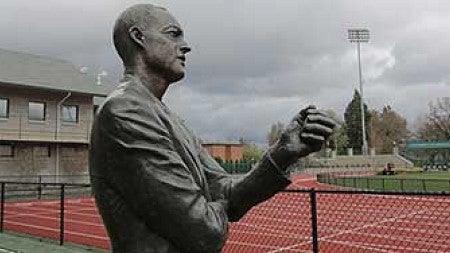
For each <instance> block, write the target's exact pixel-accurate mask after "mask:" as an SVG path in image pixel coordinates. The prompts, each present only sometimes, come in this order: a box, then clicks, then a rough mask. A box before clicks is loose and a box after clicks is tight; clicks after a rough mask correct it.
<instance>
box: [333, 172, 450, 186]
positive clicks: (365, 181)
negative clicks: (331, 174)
mask: <svg viewBox="0 0 450 253" xmlns="http://www.w3.org/2000/svg"><path fill="white" fill-rule="evenodd" d="M328 183H330V184H334V185H340V186H345V187H353V188H363V189H374V190H389V191H450V173H449V172H403V173H400V174H397V175H391V176H387V175H376V176H369V177H341V178H331V179H328Z"/></svg>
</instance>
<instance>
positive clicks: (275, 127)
mask: <svg viewBox="0 0 450 253" xmlns="http://www.w3.org/2000/svg"><path fill="white" fill-rule="evenodd" d="M283 130H284V125H283V123H281V122H277V123H274V124H272V126H271V127H270V132H269V133H268V134H267V142H268V143H269V146H272V144H274V143H275V142H276V141H277V140H278V137H280V135H281V133H283Z"/></svg>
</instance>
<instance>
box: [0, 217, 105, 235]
mask: <svg viewBox="0 0 450 253" xmlns="http://www.w3.org/2000/svg"><path fill="white" fill-rule="evenodd" d="M5 223H6V224H8V223H9V224H14V225H17V226H22V227H30V228H36V229H39V230H46V231H50V232H55V233H58V234H59V229H54V228H49V227H44V226H39V225H31V224H24V223H21V222H16V221H5ZM21 233H25V232H21ZM64 234H71V235H76V236H81V237H88V238H93V239H98V240H109V238H108V237H106V236H100V235H93V234H87V233H79V232H75V231H71V230H68V229H65V230H64Z"/></svg>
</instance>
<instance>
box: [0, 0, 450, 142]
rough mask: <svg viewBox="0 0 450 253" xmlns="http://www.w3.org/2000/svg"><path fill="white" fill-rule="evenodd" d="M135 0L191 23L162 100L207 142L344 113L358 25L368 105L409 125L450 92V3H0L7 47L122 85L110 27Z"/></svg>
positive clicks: (2, 42)
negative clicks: (313, 113) (311, 111)
mask: <svg viewBox="0 0 450 253" xmlns="http://www.w3.org/2000/svg"><path fill="white" fill-rule="evenodd" d="M135 3H155V4H158V5H161V6H164V7H166V8H168V9H169V11H170V12H171V13H172V14H173V15H174V16H175V17H176V18H177V19H178V20H179V22H180V23H181V24H182V25H183V27H184V29H185V33H186V40H187V41H188V43H189V44H190V46H191V47H192V49H193V50H192V52H191V53H190V54H189V55H188V58H187V77H186V78H185V79H184V80H183V81H181V82H179V83H176V84H174V85H172V87H171V88H170V89H169V91H168V93H167V95H166V97H165V101H166V103H167V104H168V105H169V106H170V107H171V108H172V110H174V111H176V112H177V113H178V114H179V115H180V116H181V117H182V118H184V119H186V121H187V122H188V124H189V125H190V126H191V128H192V129H193V130H194V132H196V133H197V134H198V135H199V136H200V137H201V138H202V139H204V140H238V139H239V137H244V138H245V139H247V140H251V141H255V142H259V143H263V142H265V139H266V134H267V132H268V131H269V129H270V125H271V124H272V123H274V122H277V121H282V122H286V121H288V120H289V119H290V118H291V117H292V116H293V115H294V114H295V113H297V112H298V111H299V110H300V109H301V108H302V107H304V106H306V105H308V104H315V105H317V106H318V107H320V108H323V109H333V110H335V111H336V112H337V113H338V114H340V115H342V114H343V111H344V110H345V107H346V105H347V104H348V103H349V101H350V100H351V98H352V94H353V90H354V89H355V88H358V87H359V85H358V72H357V62H356V47H355V44H351V43H349V42H348V41H347V29H348V28H353V27H365V28H368V29H370V32H371V40H370V43H368V44H363V45H362V49H361V53H362V67H363V76H364V96H365V99H366V102H367V104H368V106H369V107H370V108H375V109H381V108H382V107H383V106H384V105H387V104H388V105H391V107H392V108H393V109H394V110H396V111H398V112H399V113H401V114H402V115H403V116H404V117H406V118H407V119H408V123H409V126H410V127H411V128H412V127H413V125H414V122H415V120H416V118H417V116H418V115H420V114H423V113H425V112H426V111H427V110H428V105H427V104H428V102H429V101H431V100H434V99H436V98H437V97H443V96H450V1H448V0H442V1H436V0H435V1H432V0H428V1H425V0H418V1H413V0H403V1H399V0H397V1H393V0H364V1H362V0H353V1H340V0H328V1H325V0H322V1H317V0H310V1H299V0H277V1H274V0H272V1H265V0H251V1H250V0H226V1H225V0H189V1H187V0H172V1H163V0H155V1H151V2H150V1H131V0H130V1H125V0H39V1H35V0H14V1H3V0H2V1H1V3H0V17H1V21H2V22H0V34H1V35H2V36H0V48H3V49H9V50H15V51H23V52H28V53H33V54H39V55H47V56H50V57H53V58H60V59H66V60H69V61H71V62H73V63H74V64H76V65H78V66H88V67H89V71H90V72H92V73H99V72H100V71H101V70H106V71H107V72H108V73H109V78H110V79H111V80H112V81H113V82H114V83H117V82H118V81H119V78H120V76H121V74H122V67H121V62H120V61H119V58H118V56H117V55H116V53H115V50H114V48H113V46H112V42H111V30H112V26H113V24H114V21H115V19H116V17H117V16H118V14H119V13H120V12H121V11H122V10H124V9H125V8H126V7H128V6H131V5H133V4H135Z"/></svg>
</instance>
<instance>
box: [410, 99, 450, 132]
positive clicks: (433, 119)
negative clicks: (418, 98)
mask: <svg viewBox="0 0 450 253" xmlns="http://www.w3.org/2000/svg"><path fill="white" fill-rule="evenodd" d="M417 136H418V137H419V138H420V139H422V140H450V97H443V98H437V99H436V102H430V103H429V112H428V114H427V115H426V118H425V120H424V121H423V122H421V124H420V126H419V130H418V131H417Z"/></svg>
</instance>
